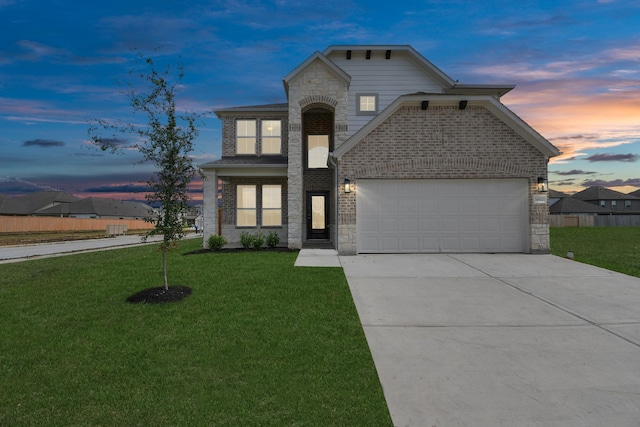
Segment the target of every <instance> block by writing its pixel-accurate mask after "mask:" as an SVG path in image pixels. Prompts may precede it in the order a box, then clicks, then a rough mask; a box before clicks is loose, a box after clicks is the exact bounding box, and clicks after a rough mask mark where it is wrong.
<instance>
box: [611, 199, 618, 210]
mask: <svg viewBox="0 0 640 427" xmlns="http://www.w3.org/2000/svg"><path fill="white" fill-rule="evenodd" d="M617 207H618V202H617V201H616V200H612V201H611V209H615V208H617Z"/></svg>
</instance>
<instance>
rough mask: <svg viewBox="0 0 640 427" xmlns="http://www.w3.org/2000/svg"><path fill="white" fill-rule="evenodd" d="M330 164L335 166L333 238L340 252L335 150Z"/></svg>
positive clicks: (329, 158) (330, 157) (331, 154)
mask: <svg viewBox="0 0 640 427" xmlns="http://www.w3.org/2000/svg"><path fill="white" fill-rule="evenodd" d="M327 160H328V161H329V164H330V165H331V166H333V170H334V173H333V175H334V180H333V182H334V184H335V185H334V187H333V190H334V201H333V209H334V216H333V218H334V221H335V225H334V227H335V230H333V238H334V242H335V246H336V252H338V253H340V248H339V247H338V161H337V159H336V158H335V157H334V154H333V151H332V152H330V153H329V157H328V159H327Z"/></svg>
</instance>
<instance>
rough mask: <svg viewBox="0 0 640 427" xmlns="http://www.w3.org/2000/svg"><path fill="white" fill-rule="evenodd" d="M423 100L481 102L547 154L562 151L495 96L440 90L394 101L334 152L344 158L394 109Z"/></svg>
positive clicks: (442, 103) (416, 104) (437, 102)
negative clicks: (458, 93)
mask: <svg viewBox="0 0 640 427" xmlns="http://www.w3.org/2000/svg"><path fill="white" fill-rule="evenodd" d="M422 101H429V105H457V104H458V103H459V102H460V101H467V104H468V105H470V106H471V105H480V106H483V107H485V108H486V109H487V110H489V111H490V112H492V113H493V114H494V115H495V116H496V117H497V118H499V119H500V120H502V121H503V122H504V123H505V124H507V126H509V127H510V128H511V129H513V130H514V131H515V132H516V133H518V134H519V135H520V136H521V137H522V138H524V139H525V140H527V141H528V142H529V143H531V144H532V145H533V146H534V147H536V148H537V149H538V150H540V152H542V153H544V154H545V155H546V156H549V157H554V156H558V155H560V154H561V152H560V150H558V149H557V148H556V147H555V146H554V145H553V144H551V143H550V142H549V141H548V140H547V139H546V138H544V137H543V136H542V135H540V134H539V133H538V132H536V131H535V130H534V129H533V128H532V127H531V126H529V125H528V124H527V123H525V122H524V121H523V120H522V119H521V118H520V117H518V116H517V115H516V114H515V113H513V112H512V111H511V110H509V109H508V108H507V107H505V106H504V105H503V104H502V103H500V101H498V100H497V99H496V98H495V97H493V96H486V95H464V96H463V95H438V94H434V95H431V94H424V95H421V94H420V95H419V94H414V95H403V96H400V97H398V99H396V100H395V101H393V102H392V103H391V104H390V105H389V106H388V107H387V108H385V109H384V110H383V111H381V112H380V114H378V115H377V116H375V117H374V118H373V119H372V120H371V121H370V122H368V123H367V124H366V125H364V126H363V127H362V128H361V129H360V130H359V131H358V132H356V133H355V134H353V135H352V136H351V138H349V139H348V140H347V141H345V142H344V144H342V145H341V146H340V147H338V149H337V150H335V153H334V156H335V157H336V158H338V159H340V158H341V157H342V156H343V155H345V154H346V153H347V152H348V151H349V150H350V149H351V148H353V147H354V146H355V145H356V144H357V143H358V142H360V141H361V140H362V139H363V138H364V137H365V136H367V135H368V134H369V133H371V132H372V131H373V130H374V129H375V128H377V127H378V126H379V125H380V124H382V123H384V122H385V121H386V120H387V119H388V118H389V117H390V116H391V115H392V114H393V113H395V112H396V111H398V110H399V109H400V108H401V107H403V106H418V105H420V104H421V103H422Z"/></svg>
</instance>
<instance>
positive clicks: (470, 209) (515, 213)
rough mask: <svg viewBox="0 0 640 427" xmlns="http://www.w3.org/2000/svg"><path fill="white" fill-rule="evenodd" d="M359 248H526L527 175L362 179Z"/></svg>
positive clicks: (358, 195)
mask: <svg viewBox="0 0 640 427" xmlns="http://www.w3.org/2000/svg"><path fill="white" fill-rule="evenodd" d="M356 209H357V233H358V252H359V253H393V252H409V253H411V252H414V253H415V252H527V250H528V217H529V208H528V196H527V180H525V179H485V180H466V179H439V180H362V179H360V180H358V183H357V189H356Z"/></svg>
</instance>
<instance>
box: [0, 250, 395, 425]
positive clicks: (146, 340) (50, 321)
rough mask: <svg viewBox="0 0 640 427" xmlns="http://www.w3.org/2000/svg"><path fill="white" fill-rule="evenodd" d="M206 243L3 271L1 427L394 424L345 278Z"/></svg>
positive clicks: (281, 256)
mask: <svg viewBox="0 0 640 427" xmlns="http://www.w3.org/2000/svg"><path fill="white" fill-rule="evenodd" d="M199 243H200V241H199V240H198V239H196V240H190V241H184V242H182V243H181V244H180V247H179V248H178V249H177V250H175V251H173V252H172V253H171V254H170V259H169V263H170V264H169V277H170V282H171V284H173V285H187V286H190V287H191V288H192V289H193V293H192V295H190V296H189V297H187V298H186V299H184V300H183V301H181V302H178V303H172V304H163V305H135V304H128V303H125V302H124V301H125V299H126V298H127V297H128V296H130V295H132V294H134V293H136V292H138V291H140V290H142V289H145V288H148V287H155V286H160V285H161V284H162V276H161V265H160V254H159V253H158V252H157V251H156V247H155V245H152V246H142V247H137V248H129V249H121V250H111V251H106V252H95V253H87V254H79V255H73V256H65V257H59V258H49V259H42V260H34V261H28V262H23V263H16V264H3V265H0V425H2V426H5V425H6V426H31V425H33V426H36V425H37V426H41V425H46V426H70V425H73V426H100V425H109V426H137V425H139V426H151V425H153V426H213V425H216V426H227V425H228V426H249V425H261V426H262V425H273V426H307V425H317V426H329V425H345V426H353V425H363V426H365V425H366V426H386V425H391V419H390V417H389V413H388V409H387V407H386V404H385V401H384V396H383V394H382V389H381V386H380V383H379V380H378V377H377V374H376V371H375V367H374V365H373V361H372V359H371V355H370V352H369V349H368V347H367V343H366V340H365V337H364V333H363V331H362V327H361V325H360V322H359V320H358V316H357V313H356V311H355V307H354V305H353V301H352V299H351V296H350V293H349V288H348V286H347V283H346V279H345V277H344V274H343V272H342V270H341V269H339V268H299V267H298V268H294V267H293V263H294V261H295V258H296V256H297V254H296V253H274V252H249V253H235V254H230V253H227V254H224V253H210V254H201V255H190V256H183V255H182V254H183V253H185V252H187V251H190V250H193V249H196V248H197V247H198V245H199Z"/></svg>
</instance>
